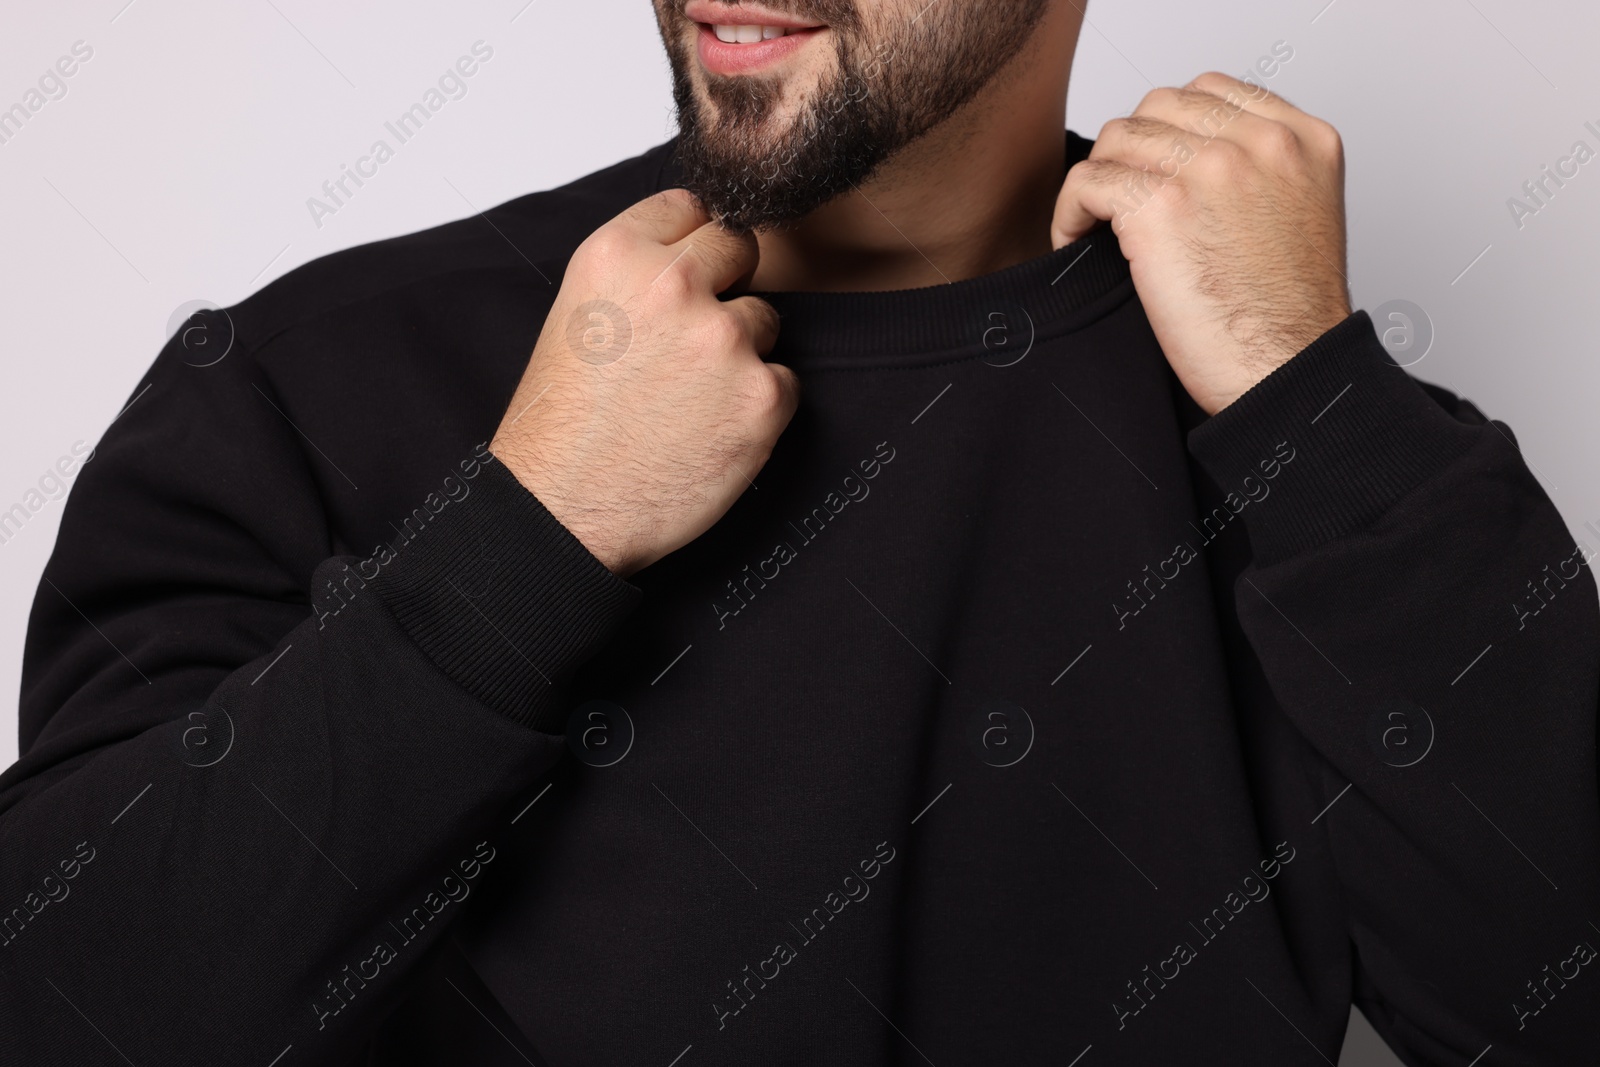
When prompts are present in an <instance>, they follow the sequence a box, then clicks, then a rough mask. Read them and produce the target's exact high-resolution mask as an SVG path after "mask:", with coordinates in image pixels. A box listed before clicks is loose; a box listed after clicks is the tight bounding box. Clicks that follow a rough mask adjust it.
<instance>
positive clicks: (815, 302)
mask: <svg viewBox="0 0 1600 1067" xmlns="http://www.w3.org/2000/svg"><path fill="white" fill-rule="evenodd" d="M1092 145H1093V142H1091V141H1088V140H1086V139H1084V138H1082V137H1079V136H1078V135H1077V134H1075V133H1073V132H1071V131H1070V130H1069V131H1066V137H1065V148H1066V161H1067V166H1068V167H1071V166H1072V165H1073V164H1074V163H1076V162H1078V161H1079V160H1082V159H1085V158H1087V156H1088V154H1089V149H1090V148H1091V147H1092ZM676 146H677V141H676V139H674V140H673V141H671V142H669V143H668V144H667V145H666V146H664V147H665V148H666V149H667V151H666V153H665V157H664V160H663V163H662V166H661V169H660V171H659V173H658V175H657V179H656V190H657V191H659V190H661V189H669V188H672V187H673V186H674V185H676V184H678V182H679V181H680V175H681V170H680V169H679V166H678V160H677V154H676ZM1132 293H1133V284H1132V281H1131V278H1130V275H1129V273H1128V263H1127V260H1126V259H1124V258H1123V256H1122V252H1121V249H1120V248H1119V247H1118V245H1117V240H1116V237H1115V236H1114V235H1113V234H1112V232H1111V229H1110V227H1109V226H1105V225H1101V226H1098V227H1096V228H1095V229H1094V230H1092V231H1090V232H1089V233H1088V234H1086V235H1085V236H1084V237H1082V238H1080V239H1079V240H1077V241H1074V242H1073V243H1071V244H1069V245H1066V246H1065V247H1062V248H1058V249H1056V250H1055V251H1053V252H1049V253H1047V254H1045V255H1042V256H1036V257H1034V258H1033V259H1029V260H1025V261H1023V262H1021V263H1017V264H1014V265H1013V266H1010V267H1006V268H1005V269H1003V270H998V271H993V272H991V273H989V274H983V275H979V276H978V277H976V278H968V279H965V280H963V281H959V282H949V283H946V284H942V285H930V286H925V287H923V288H919V289H897V290H891V291H887V292H861V293H848V292H846V293H835V292H753V293H751V294H750V295H752V296H759V297H761V298H762V299H763V300H766V301H768V302H769V303H771V304H772V306H773V307H774V308H775V309H777V311H778V315H779V319H780V323H781V325H780V328H779V331H778V344H777V347H776V348H775V349H774V350H773V352H772V353H771V354H770V355H769V356H768V358H769V359H771V360H773V361H774V362H779V363H785V364H788V365H790V366H793V367H796V368H798V367H800V366H805V367H808V368H812V369H866V368H869V367H889V366H925V365H928V364H932V363H944V362H953V361H956V360H963V359H987V360H989V361H991V362H995V361H998V360H1004V359H1006V358H1008V354H1009V352H1011V351H1020V350H1022V346H1023V345H1025V344H1032V343H1037V342H1039V341H1042V340H1044V339H1046V338H1048V337H1050V336H1054V335H1059V334H1062V333H1067V332H1070V331H1072V330H1075V329H1078V328H1081V327H1082V326H1084V325H1087V324H1088V323H1089V322H1091V321H1093V320H1094V319H1096V318H1098V317H1099V316H1100V315H1103V314H1105V313H1106V312H1108V311H1110V310H1111V309H1112V308H1115V307H1116V306H1118V305H1120V304H1121V303H1123V302H1124V301H1125V300H1127V299H1128V298H1129V297H1130V296H1131V295H1132Z"/></svg>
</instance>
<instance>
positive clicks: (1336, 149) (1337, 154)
mask: <svg viewBox="0 0 1600 1067" xmlns="http://www.w3.org/2000/svg"><path fill="white" fill-rule="evenodd" d="M1310 135H1311V137H1312V138H1314V144H1315V146H1316V149H1317V150H1318V151H1319V152H1321V153H1322V155H1324V156H1326V157H1328V158H1330V159H1335V160H1337V159H1343V158H1344V138H1343V137H1341V136H1340V135H1339V131H1338V130H1337V129H1336V128H1335V127H1334V125H1333V123H1331V122H1325V121H1323V120H1322V119H1313V120H1312V122H1311V126H1310Z"/></svg>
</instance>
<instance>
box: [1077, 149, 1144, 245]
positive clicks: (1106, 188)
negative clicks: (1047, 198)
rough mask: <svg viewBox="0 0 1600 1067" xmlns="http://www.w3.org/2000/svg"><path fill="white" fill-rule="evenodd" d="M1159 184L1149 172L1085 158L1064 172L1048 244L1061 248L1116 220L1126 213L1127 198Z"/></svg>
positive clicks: (1109, 160)
mask: <svg viewBox="0 0 1600 1067" xmlns="http://www.w3.org/2000/svg"><path fill="white" fill-rule="evenodd" d="M1159 182H1160V178H1158V177H1156V176H1155V175H1153V174H1151V173H1150V172H1148V171H1142V170H1137V169H1135V168H1133V167H1130V166H1128V165H1127V164H1125V163H1119V162H1117V161H1116V160H1111V159H1086V160H1084V161H1083V162H1081V163H1078V164H1075V165H1074V166H1073V167H1072V169H1071V170H1069V171H1067V180H1066V181H1065V182H1063V183H1062V186H1061V192H1060V193H1059V194H1057V196H1056V208H1055V214H1054V216H1053V217H1052V218H1051V221H1050V245H1051V247H1052V248H1062V247H1064V246H1066V245H1069V244H1071V243H1072V242H1073V241H1076V240H1078V239H1079V238H1080V237H1082V236H1084V235H1085V234H1087V233H1088V232H1089V231H1090V230H1092V229H1094V228H1095V226H1097V225H1099V223H1100V222H1101V221H1103V220H1107V219H1115V218H1116V217H1117V214H1118V212H1119V211H1123V210H1127V206H1128V197H1129V196H1130V195H1135V196H1136V195H1138V194H1137V193H1136V190H1139V189H1143V190H1144V193H1145V195H1148V192H1149V190H1150V189H1151V188H1153V186H1154V184H1157V183H1159Z"/></svg>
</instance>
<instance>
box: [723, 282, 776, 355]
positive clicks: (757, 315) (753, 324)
mask: <svg viewBox="0 0 1600 1067" xmlns="http://www.w3.org/2000/svg"><path fill="white" fill-rule="evenodd" d="M722 306H723V307H725V308H727V309H728V310H729V311H730V312H732V313H733V315H734V317H735V318H737V319H738V320H739V322H740V323H741V324H742V325H743V326H744V333H745V336H746V337H748V338H750V343H751V344H752V345H753V346H754V347H755V350H756V352H757V354H759V355H763V356H764V355H766V354H767V353H768V352H771V351H772V346H773V345H775V344H777V343H778V312H777V310H776V309H774V308H773V306H772V305H771V304H769V303H767V302H766V301H765V300H762V299H760V298H759V297H754V296H741V297H738V298H736V299H734V300H726V301H724V302H723V304H722Z"/></svg>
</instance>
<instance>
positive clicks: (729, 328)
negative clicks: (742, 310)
mask: <svg viewBox="0 0 1600 1067" xmlns="http://www.w3.org/2000/svg"><path fill="white" fill-rule="evenodd" d="M696 334H697V336H698V338H699V340H700V343H701V344H703V345H705V346H706V347H707V348H709V349H711V350H712V351H716V352H728V351H732V350H735V349H738V348H741V347H744V346H745V344H746V342H745V335H744V324H743V323H741V322H740V321H739V319H738V317H737V316H735V315H734V314H733V313H731V312H728V311H721V310H717V311H713V312H712V313H710V314H709V315H706V316H705V317H704V318H702V319H701V321H700V322H699V324H698V325H697V327H696Z"/></svg>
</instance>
